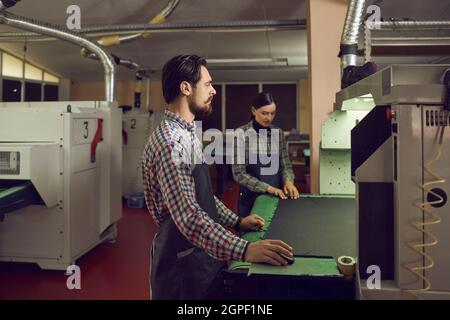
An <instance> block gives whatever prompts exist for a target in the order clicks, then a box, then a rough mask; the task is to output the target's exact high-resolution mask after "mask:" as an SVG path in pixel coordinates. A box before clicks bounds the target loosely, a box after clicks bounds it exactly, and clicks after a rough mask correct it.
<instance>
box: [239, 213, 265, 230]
mask: <svg viewBox="0 0 450 320" xmlns="http://www.w3.org/2000/svg"><path fill="white" fill-rule="evenodd" d="M264 223H265V221H264V218H262V217H260V216H258V215H257V214H251V215H249V216H247V217H245V218H242V220H241V223H240V225H239V230H240V231H244V232H245V231H260V230H262V228H263V227H264Z"/></svg>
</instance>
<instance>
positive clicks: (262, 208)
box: [229, 195, 341, 277]
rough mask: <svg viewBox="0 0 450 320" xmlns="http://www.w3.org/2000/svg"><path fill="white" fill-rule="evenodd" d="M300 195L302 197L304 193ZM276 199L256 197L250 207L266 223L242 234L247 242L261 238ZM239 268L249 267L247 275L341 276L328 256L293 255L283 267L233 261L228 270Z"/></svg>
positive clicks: (267, 196)
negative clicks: (293, 257) (257, 229)
mask: <svg viewBox="0 0 450 320" xmlns="http://www.w3.org/2000/svg"><path fill="white" fill-rule="evenodd" d="M302 196H303V197H304V196H305V195H302ZM310 197H314V196H310ZM320 197H322V196H320ZM278 201H279V198H277V197H273V196H269V195H261V196H259V197H258V198H256V201H255V203H254V205H253V208H252V213H256V214H258V215H260V216H261V217H263V218H264V220H265V221H266V223H265V225H264V228H263V230H261V231H258V232H247V233H245V234H244V235H242V238H243V239H245V240H247V241H249V242H255V241H258V240H261V239H262V238H263V237H264V235H265V233H266V231H267V230H268V228H269V226H270V223H271V222H272V220H273V217H274V215H275V212H276V210H277V207H278ZM241 268H246V269H249V272H248V275H251V274H272V275H273V274H275V275H291V276H336V277H340V276H341V274H340V272H339V270H338V268H337V265H336V261H335V260H334V259H330V258H309V257H295V262H294V263H293V264H292V265H288V266H285V267H277V266H271V265H268V264H258V263H253V264H252V263H249V262H243V261H233V262H232V263H231V264H230V266H229V270H236V269H241Z"/></svg>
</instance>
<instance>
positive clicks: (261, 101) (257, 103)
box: [250, 92, 275, 120]
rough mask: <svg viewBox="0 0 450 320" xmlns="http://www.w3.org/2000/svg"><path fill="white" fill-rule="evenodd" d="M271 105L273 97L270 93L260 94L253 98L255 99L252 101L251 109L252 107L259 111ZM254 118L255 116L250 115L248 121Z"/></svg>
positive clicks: (273, 101)
mask: <svg viewBox="0 0 450 320" xmlns="http://www.w3.org/2000/svg"><path fill="white" fill-rule="evenodd" d="M272 103H275V100H274V99H273V96H272V94H271V93H270V92H260V93H258V95H257V96H256V97H255V99H253V102H252V107H254V108H255V109H259V108H261V107H264V106H267V105H269V104H272ZM254 117H255V116H254V115H253V114H251V116H250V120H252V119H253V118H254Z"/></svg>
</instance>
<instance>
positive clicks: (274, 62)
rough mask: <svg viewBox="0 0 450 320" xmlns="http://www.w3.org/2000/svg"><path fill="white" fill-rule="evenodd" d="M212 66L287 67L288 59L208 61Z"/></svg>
mask: <svg viewBox="0 0 450 320" xmlns="http://www.w3.org/2000/svg"><path fill="white" fill-rule="evenodd" d="M207 61H208V64H210V65H236V64H242V65H258V64H260V65H265V64H266V65H267V64H268V65H282V66H287V65H288V63H287V62H288V60H287V58H278V59H273V58H233V59H207Z"/></svg>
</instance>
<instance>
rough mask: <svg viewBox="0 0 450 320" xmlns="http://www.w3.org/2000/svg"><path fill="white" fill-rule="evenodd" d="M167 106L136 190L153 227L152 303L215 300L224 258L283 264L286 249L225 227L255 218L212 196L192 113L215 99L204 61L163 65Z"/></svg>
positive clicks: (257, 221)
mask: <svg viewBox="0 0 450 320" xmlns="http://www.w3.org/2000/svg"><path fill="white" fill-rule="evenodd" d="M162 82H163V94H164V98H165V100H166V102H167V104H168V107H167V110H166V111H165V118H164V120H163V121H162V122H161V124H160V125H159V126H158V127H157V129H156V130H155V132H154V133H153V134H152V135H151V136H150V139H149V142H148V144H147V146H146V148H145V151H144V157H143V179H144V192H145V199H146V203H147V207H148V210H149V212H150V214H151V215H152V217H153V219H154V221H155V222H156V224H157V225H158V226H159V230H158V233H157V235H156V236H155V239H154V241H153V248H152V268H151V288H152V298H153V299H196V298H202V299H205V298H214V297H217V295H216V294H217V281H216V275H217V273H218V272H219V271H220V270H221V269H222V268H223V267H224V261H231V260H240V261H248V262H265V263H269V264H273V265H286V263H287V262H286V261H285V259H283V258H282V257H281V256H280V255H279V253H281V254H285V255H288V256H292V248H291V247H289V246H288V245H287V244H285V243H284V242H282V241H279V240H261V241H258V242H255V243H248V242H247V241H246V240H244V239H242V238H240V237H238V236H236V235H235V234H234V233H232V232H230V231H229V230H227V228H235V229H236V230H237V231H242V232H245V231H248V230H258V229H260V228H262V226H263V225H264V220H263V218H261V217H259V216H257V215H255V214H252V215H250V216H248V217H246V218H243V219H240V218H239V217H238V216H237V215H236V214H235V213H233V212H232V211H231V210H229V209H228V208H226V207H225V206H224V205H223V204H222V203H221V202H220V201H219V200H218V199H217V198H216V197H215V196H214V195H213V193H212V190H211V181H210V177H209V171H208V167H207V165H206V164H205V163H204V161H203V153H202V145H201V142H200V141H199V139H198V137H197V136H196V135H195V133H194V130H195V125H194V116H195V115H196V114H200V113H210V112H211V108H212V107H211V102H212V99H213V96H214V95H215V94H216V91H215V90H214V88H213V86H212V79H211V76H210V74H209V72H208V70H207V69H206V61H205V60H204V59H203V58H201V57H199V56H196V55H184V56H177V57H174V58H172V59H171V60H169V61H168V62H167V63H166V64H165V66H164V68H163V75H162Z"/></svg>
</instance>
